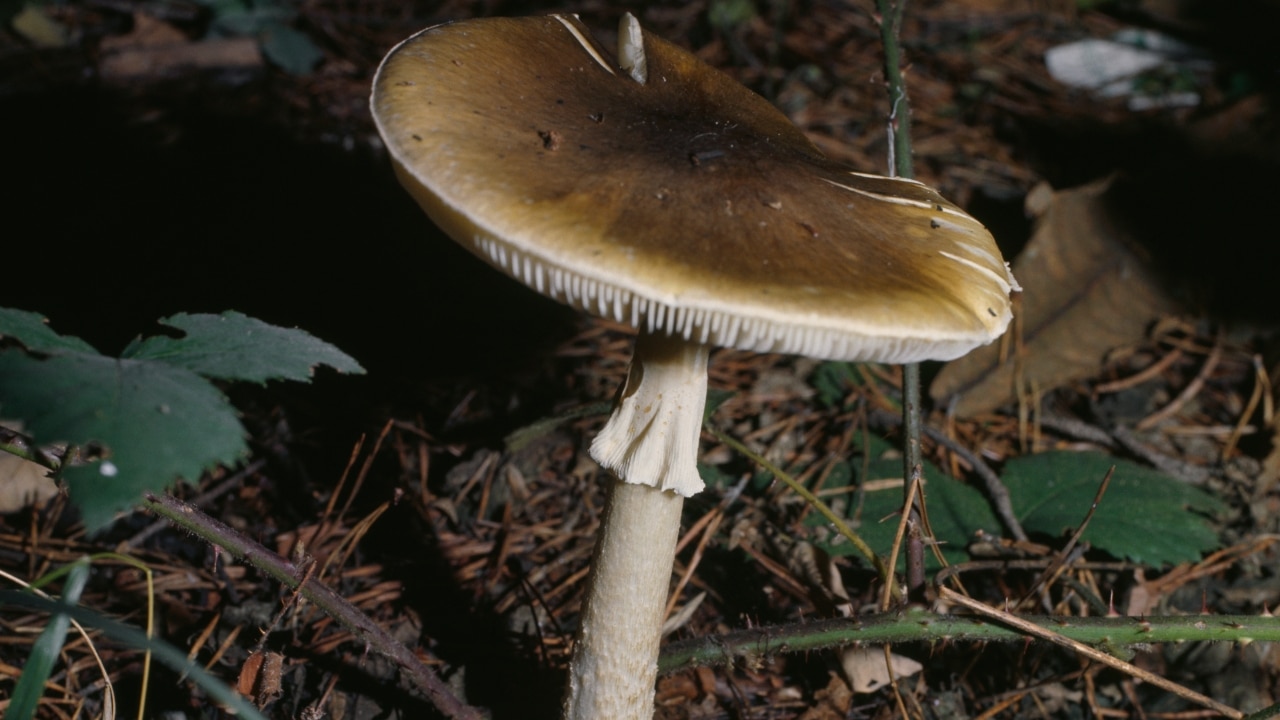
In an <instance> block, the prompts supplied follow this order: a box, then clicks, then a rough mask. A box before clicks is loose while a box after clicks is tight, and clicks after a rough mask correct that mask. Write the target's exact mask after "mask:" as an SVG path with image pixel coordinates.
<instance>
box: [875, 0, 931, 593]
mask: <svg viewBox="0 0 1280 720" xmlns="http://www.w3.org/2000/svg"><path fill="white" fill-rule="evenodd" d="M906 4H907V0H876V8H877V9H878V10H879V12H880V43H881V45H883V46H884V79H885V88H886V90H888V93H889V122H888V137H889V175H890V176H891V177H903V178H913V177H915V170H914V168H913V167H912V162H911V103H910V101H909V100H908V98H907V85H906V83H905V82H904V81H903V79H902V45H901V43H900V42H899V39H898V38H899V35H900V33H901V31H902V16H903V11H904V9H905V7H906ZM902 426H903V430H904V432H905V436H904V442H903V470H902V477H903V479H904V480H905V481H906V482H905V486H906V487H909V486H910V485H911V481H912V479H913V478H918V477H921V476H922V475H923V468H924V462H923V459H922V456H921V452H920V435H921V427H920V366H919V365H918V364H917V363H909V364H907V365H905V366H903V368H902ZM919 498H920V496H919V495H917V496H916V500H915V502H913V503H912V504H911V507H910V509H909V520H908V531H907V532H908V535H907V598H908V599H910V600H923V597H922V596H923V594H924V540H923V538H922V537H921V532H922V531H921V527H922V523H921V519H920V518H921V514H920V511H919V508H918V503H919V502H920V499H919Z"/></svg>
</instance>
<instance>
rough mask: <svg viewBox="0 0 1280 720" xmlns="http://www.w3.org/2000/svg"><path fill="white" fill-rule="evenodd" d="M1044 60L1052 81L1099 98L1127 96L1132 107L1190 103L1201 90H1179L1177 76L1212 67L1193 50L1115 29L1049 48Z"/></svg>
mask: <svg viewBox="0 0 1280 720" xmlns="http://www.w3.org/2000/svg"><path fill="white" fill-rule="evenodd" d="M1044 62H1045V66H1046V67H1047V68H1048V70H1049V75H1050V76H1052V77H1053V79H1054V80H1057V81H1058V82H1060V83H1062V84H1064V85H1067V86H1070V87H1074V88H1081V89H1084V90H1089V91H1092V92H1093V93H1095V94H1096V95H1098V96H1099V97H1103V98H1113V97H1125V96H1127V97H1128V98H1129V109H1130V110H1147V109H1151V108H1161V107H1164V108H1168V107H1194V106H1195V105H1198V104H1199V103H1200V94H1199V93H1197V92H1194V91H1191V90H1186V89H1181V88H1178V87H1177V86H1178V85H1179V84H1185V81H1184V82H1182V83H1179V82H1178V79H1179V78H1185V77H1188V76H1190V75H1193V74H1196V75H1198V74H1200V73H1202V72H1205V71H1207V70H1210V69H1212V65H1211V63H1209V62H1208V61H1207V60H1205V59H1203V55H1202V54H1201V53H1200V52H1199V51H1198V50H1197V49H1196V48H1194V47H1192V46H1190V45H1187V44H1185V43H1182V42H1180V41H1178V40H1175V39H1173V38H1171V37H1169V36H1167V35H1162V34H1160V33H1155V32H1151V31H1137V30H1126V31H1122V32H1119V33H1116V34H1115V35H1114V36H1113V37H1112V39H1110V40H1103V39H1098V38H1090V39H1087V40H1079V41H1076V42H1072V43H1067V44H1065V45H1058V46H1056V47H1052V48H1049V50H1048V51H1046V52H1045V54H1044ZM1151 86H1154V87H1156V88H1157V89H1156V91H1155V92H1152V91H1151V90H1150V89H1149V88H1150V87H1151ZM1170 86H1173V87H1172V88H1171V87H1170Z"/></svg>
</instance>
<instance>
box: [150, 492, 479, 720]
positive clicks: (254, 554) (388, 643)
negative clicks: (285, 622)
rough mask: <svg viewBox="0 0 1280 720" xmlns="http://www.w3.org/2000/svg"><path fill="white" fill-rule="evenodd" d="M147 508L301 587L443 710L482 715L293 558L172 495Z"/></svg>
mask: <svg viewBox="0 0 1280 720" xmlns="http://www.w3.org/2000/svg"><path fill="white" fill-rule="evenodd" d="M146 499H147V503H146V505H147V507H148V508H150V509H151V510H152V511H153V512H155V513H156V514H158V515H162V516H164V517H165V518H167V519H168V520H169V521H170V522H172V523H174V524H175V525H178V526H179V527H181V528H183V529H184V530H187V531H189V532H191V533H193V534H195V535H197V536H199V537H201V538H203V539H204V540H206V541H208V542H211V543H213V544H215V545H217V546H218V547H220V548H222V549H223V550H225V551H226V552H228V553H231V554H232V555H233V556H235V557H237V558H241V559H243V560H244V561H245V562H247V563H249V564H250V565H253V566H254V567H256V568H258V569H259V570H261V571H263V572H265V573H267V574H268V575H270V576H271V577H273V578H275V579H276V580H278V581H279V582H280V583H281V584H283V585H285V586H287V587H289V588H290V589H292V590H295V591H297V592H299V593H300V594H301V595H302V596H303V597H305V598H306V599H307V600H309V601H310V602H312V603H314V604H315V605H316V606H317V607H319V608H320V609H322V610H324V612H325V614H327V615H328V616H329V617H331V618H333V619H334V620H336V621H338V623H339V624H341V625H342V626H343V627H344V628H346V629H347V630H348V631H350V632H351V634H353V635H354V636H355V637H356V638H357V639H359V640H360V641H361V642H363V643H365V645H367V646H368V647H369V648H370V649H373V650H375V651H377V652H379V653H381V654H383V655H385V656H387V657H388V658H390V659H391V660H392V661H393V662H395V663H396V665H398V666H399V668H400V670H401V672H403V673H405V675H406V676H407V677H408V678H409V679H410V680H411V681H412V682H413V684H414V685H416V686H417V687H418V689H420V690H422V692H423V693H425V694H426V696H427V699H428V700H429V701H430V702H431V703H432V704H433V705H435V707H436V709H438V710H439V711H440V712H441V713H442V714H443V715H445V716H446V717H450V718H464V719H465V720H480V718H481V714H480V712H479V711H478V710H477V709H475V708H473V707H471V706H468V705H465V704H463V703H462V702H461V701H460V700H458V698H457V697H455V696H454V695H453V692H452V691H451V690H450V689H449V687H448V686H447V685H445V683H444V682H443V681H442V680H441V679H440V678H439V677H438V676H436V674H435V673H434V672H433V671H432V670H431V668H429V667H427V665H425V664H424V663H423V662H422V661H421V660H420V659H419V658H418V657H417V655H415V654H414V652H413V651H412V650H410V649H409V648H408V647H406V646H405V645H403V644H401V643H399V642H397V641H396V639H395V638H393V637H391V635H390V634H389V633H388V632H387V631H386V630H383V629H382V628H381V627H380V626H378V625H377V624H376V623H374V621H373V620H372V619H370V618H369V616H368V615H365V614H364V613H363V612H361V611H360V610H359V609H358V608H356V607H355V606H354V605H352V604H351V603H349V602H347V600H346V599H345V598H343V597H342V596H341V595H339V594H338V593H337V592H336V591H334V590H333V589H332V588H330V587H329V586H327V585H324V584H323V583H320V582H317V581H315V580H314V579H307V578H306V577H305V576H304V575H303V573H301V572H299V568H297V567H296V566H295V565H294V564H293V563H291V562H289V561H287V560H285V559H284V558H282V557H280V556H279V555H277V554H275V553H274V552H271V551H270V550H268V549H266V548H265V547H263V546H262V545H260V544H258V543H256V542H254V541H253V540H250V539H249V538H247V537H245V536H244V535H242V534H241V533H239V532H236V531H235V530H233V529H231V528H230V527H228V526H227V525H225V524H223V523H222V522H220V521H218V520H215V519H214V518H211V517H209V516H208V515H206V514H204V513H203V512H202V511H200V510H199V509H197V508H195V507H192V506H191V505H188V504H187V503H184V502H182V501H181V500H178V499H176V498H174V497H171V496H169V495H164V494H160V495H156V494H154V493H147V495H146Z"/></svg>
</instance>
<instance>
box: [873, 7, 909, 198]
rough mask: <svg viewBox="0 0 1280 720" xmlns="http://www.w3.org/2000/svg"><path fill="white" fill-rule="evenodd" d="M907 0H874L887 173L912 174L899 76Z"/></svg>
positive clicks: (906, 111) (902, 84) (906, 103)
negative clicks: (885, 101)
mask: <svg viewBox="0 0 1280 720" xmlns="http://www.w3.org/2000/svg"><path fill="white" fill-rule="evenodd" d="M906 5H907V0H876V9H877V10H878V11H879V12H880V44H881V45H883V46H884V82H885V89H886V90H887V91H888V93H889V176H890V177H904V178H914V177H915V176H916V174H915V169H914V168H913V166H912V163H911V103H910V101H909V100H908V98H907V84H906V82H904V81H903V79H902V45H901V43H899V41H898V36H899V34H900V33H901V32H902V17H903V14H904V11H905V8H906Z"/></svg>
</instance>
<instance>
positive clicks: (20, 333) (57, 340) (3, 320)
mask: <svg viewBox="0 0 1280 720" xmlns="http://www.w3.org/2000/svg"><path fill="white" fill-rule="evenodd" d="M0 337H10V338H13V339H14V340H17V341H18V342H20V343H22V345H23V346H24V347H26V348H27V349H28V350H30V351H31V352H37V353H46V354H53V353H56V352H61V351H71V352H82V353H90V354H93V355H96V354H98V351H97V350H94V349H93V346H91V345H90V344H89V343H87V342H85V341H83V340H81V339H80V338H78V337H70V336H63V335H59V334H58V333H56V332H54V331H53V330H51V329H50V328H49V321H48V319H46V318H45V317H44V316H43V315H41V314H40V313H37V312H30V311H28V310H14V309H12V308H0Z"/></svg>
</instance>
